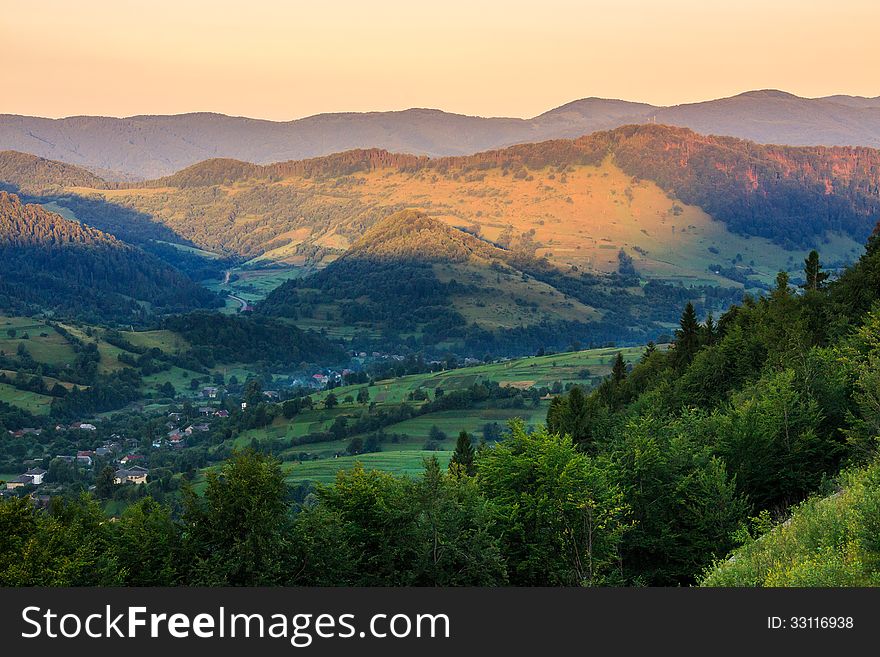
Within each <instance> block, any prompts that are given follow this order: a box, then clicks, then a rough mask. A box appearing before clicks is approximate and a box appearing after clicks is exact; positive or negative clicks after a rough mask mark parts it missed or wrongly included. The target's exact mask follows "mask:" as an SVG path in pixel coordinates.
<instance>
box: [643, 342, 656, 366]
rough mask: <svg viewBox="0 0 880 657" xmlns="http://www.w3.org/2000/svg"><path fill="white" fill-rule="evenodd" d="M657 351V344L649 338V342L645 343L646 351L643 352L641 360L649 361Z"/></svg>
mask: <svg viewBox="0 0 880 657" xmlns="http://www.w3.org/2000/svg"><path fill="white" fill-rule="evenodd" d="M655 351H657V345H655V344H654V341H653V340H649V341H648V344H646V345H645V353H643V354H642V358H641V362H642V363H644V362H645V361H647V360H648V359H649V358H650V357H651V354H653V353H654V352H655Z"/></svg>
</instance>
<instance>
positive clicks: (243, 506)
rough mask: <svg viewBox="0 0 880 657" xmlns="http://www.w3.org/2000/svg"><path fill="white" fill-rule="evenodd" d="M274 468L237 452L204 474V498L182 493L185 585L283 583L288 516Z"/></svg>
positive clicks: (275, 464) (272, 462) (283, 489)
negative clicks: (215, 470) (205, 477)
mask: <svg viewBox="0 0 880 657" xmlns="http://www.w3.org/2000/svg"><path fill="white" fill-rule="evenodd" d="M280 466H281V464H280V463H279V462H278V461H275V460H273V459H270V458H267V457H264V456H262V455H259V454H255V453H253V452H243V453H240V454H236V455H234V456H233V457H232V458H231V459H230V460H229V461H228V462H227V463H226V464H224V465H223V467H222V468H221V469H220V470H219V471H218V472H214V471H211V472H209V473H208V474H207V479H208V485H207V488H206V489H205V494H204V497H199V496H197V495H196V494H195V493H194V492H193V491H192V490H191V489H185V490H184V498H183V503H184V515H183V520H184V524H185V527H186V534H185V537H184V541H183V551H184V554H185V557H186V564H187V572H186V579H187V581H188V582H190V583H193V584H201V585H211V586H242V585H267V586H268V585H273V584H280V583H281V582H282V581H283V579H284V577H285V576H286V569H285V566H286V555H287V554H288V551H289V537H288V531H289V528H290V514H289V509H288V506H287V487H286V485H285V484H284V474H283V472H282V471H281V467H280Z"/></svg>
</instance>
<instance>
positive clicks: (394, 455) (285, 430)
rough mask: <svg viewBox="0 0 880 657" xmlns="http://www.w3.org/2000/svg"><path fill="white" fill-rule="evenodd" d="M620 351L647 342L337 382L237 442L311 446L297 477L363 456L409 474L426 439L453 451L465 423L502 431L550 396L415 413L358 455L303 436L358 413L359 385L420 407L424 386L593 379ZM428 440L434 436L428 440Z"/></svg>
mask: <svg viewBox="0 0 880 657" xmlns="http://www.w3.org/2000/svg"><path fill="white" fill-rule="evenodd" d="M618 352H621V353H622V354H623V356H624V358H625V359H626V360H627V361H628V362H632V361H634V360H636V359H638V358H639V357H640V356H641V354H642V352H643V349H642V348H635V347H634V348H625V349H614V348H603V349H591V350H586V351H578V352H568V353H561V354H553V355H547V356H534V357H528V358H519V359H515V360H510V361H505V362H500V363H491V364H486V365H476V366H472V367H464V368H460V369H455V370H447V371H444V372H437V373H426V374H415V375H410V376H403V377H399V378H395V379H388V380H385V381H377V382H376V384H375V385H373V386H366V385H364V384H359V385H352V386H343V387H339V388H335V389H333V390H332V392H333V394H334V395H336V397H337V398H338V400H339V402H340V403H339V405H338V406H337V407H335V408H330V409H325V408H323V404H322V401H323V400H324V399H325V398H326V397H327V395H328V394H329V393H330V391H322V392H318V393H315V394H313V395H312V398H313V400H314V401H315V402H316V404H315V406H316V408H314V409H313V410H307V411H303V412H301V413H299V414H298V415H297V416H296V417H294V418H293V419H291V420H286V419H285V418H283V417H279V418H277V419H276V420H275V422H274V423H273V424H271V425H270V426H268V427H265V428H262V429H253V430H250V431H246V432H243V433H242V434H241V435H239V436H238V438H237V439H236V440H235V441H234V443H233V445H232V446H233V447H236V448H239V449H241V448H245V447H247V446H249V445H250V444H251V443H252V442H253V441H257V442H259V441H265V440H273V441H277V440H280V441H283V442H285V443H289V445H290V446H289V447H287V448H286V449H284V450H283V451H282V453H281V456H282V458H283V459H284V460H285V461H286V462H291V461H299V459H300V458H301V455H303V454H308V456H309V459H315V458H317V460H309V459H306V460H304V461H302V464H301V465H298V466H296V468H297V469H296V470H295V471H294V472H295V473H296V477H295V479H296V481H303V480H306V479H312V480H314V481H329V480H331V479H332V478H333V476H334V475H335V473H336V471H337V470H339V469H340V468H342V467H349V465H350V464H352V463H353V462H354V461H357V460H361V461H363V462H364V463H365V465H366V462H367V461H369V462H370V463H372V464H383V465H382V466H381V467H382V468H383V469H388V470H389V471H390V472H393V473H396V474H410V473H412V472H413V471H415V472H418V471H420V470H421V465H420V464H421V459H422V458H423V457H424V455H425V454H426V453H428V452H426V448H427V447H430V449H432V450H433V449H437V450H440V451H439V452H437V453H438V454H440V453H447V454H448V453H450V452H451V451H452V449H453V448H454V447H455V441H456V439H457V437H458V434H459V432H460V431H467V432H469V433H471V434H472V435H473V436H474V437H475V438H477V439H480V438H481V437H482V436H483V431H484V428H485V427H486V425H492V426H493V427H494V429H493V430H494V431H503V430H504V429H505V428H506V426H507V423H508V422H509V421H510V420H511V419H513V418H520V419H522V420H523V421H524V422H525V423H526V425H527V426H537V425H539V424H543V423H544V421H545V418H546V416H547V407H548V405H549V400H547V399H542V400H540V403H538V404H537V405H533V404H532V403H531V402H528V403H526V404H525V406H524V407H522V408H504V407H503V400H497V401H494V402H493V401H491V400H490V401H488V402H483V403H479V404H477V405H476V406H475V407H473V408H468V409H463V410H446V411H438V412H434V413H428V414H425V415H418V416H416V417H413V418H410V419H408V420H404V421H402V422H398V423H395V424H391V425H388V426H386V427H384V429H383V432H384V433H385V434H386V436H387V438H386V440H385V442H383V444H382V451H381V452H377V453H372V454H362V455H359V456H356V457H354V456H345V454H346V450H347V448H348V446H349V444H350V442H351V440H352V438H353V437H347V438H342V439H339V440H331V441H324V442H302V439H303V438H304V437H306V436H308V435H309V434H314V433H318V432H322V431H327V430H328V429H329V428H330V427H331V425H332V424H333V423H334V422H335V421H336V419H337V418H338V417H340V416H344V417H346V418H347V419H349V420H354V419H356V418H357V417H358V416H359V415H361V414H362V413H364V412H365V411H366V408H367V406H366V404H359V403H357V401H355V400H356V398H357V393H358V392H359V391H360V390H362V389H366V390H367V391H368V392H369V395H370V401H371V402H375V405H376V408H378V409H383V408H384V409H388V410H392V409H395V408H398V407H400V406H401V405H403V404H406V405H410V406H413V407H416V408H418V407H419V406H421V405H422V403H423V402H418V401H412V400H410V399H409V396H410V394H411V393H413V392H415V391H416V390H420V389H421V390H423V391H425V392H427V394H428V396H429V398H431V399H433V398H435V397H436V395H437V390H438V389H442V390H443V391H444V392H451V391H454V390H461V389H465V388H470V387H471V386H472V385H474V384H475V383H479V382H483V381H497V382H498V383H499V384H500V385H502V386H513V387H517V388H520V389H526V388H530V387H539V388H542V387H547V388H550V387H554V386H556V385H558V386H565V385H566V384H568V383H579V384H581V385H586V386H593V385H595V384H596V383H598V382H599V381H600V380H601V379H602V378H603V377H605V376H607V375H608V374H609V373H610V371H611V364H612V362H613V360H614V358H615V357H616V355H617V353H618ZM348 397H352V398H353V399H352V401H346V399H347V398H348ZM438 430H439V432H440V433H438ZM432 434H433V435H432ZM361 437H362V438H365V437H366V436H365V435H362V436H361ZM429 441H432V442H433V444H431V445H428V443H429ZM346 464H349V465H346ZM376 467H380V466H378V465H377V466H376Z"/></svg>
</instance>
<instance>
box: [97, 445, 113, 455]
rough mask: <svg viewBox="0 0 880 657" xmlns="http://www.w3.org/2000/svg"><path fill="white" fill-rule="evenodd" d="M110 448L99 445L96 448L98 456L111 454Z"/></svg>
mask: <svg viewBox="0 0 880 657" xmlns="http://www.w3.org/2000/svg"><path fill="white" fill-rule="evenodd" d="M110 453H111V452H110V448H109V447H99V448H98V449H96V450H95V455H96V456H110Z"/></svg>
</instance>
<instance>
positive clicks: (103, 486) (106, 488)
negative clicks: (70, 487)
mask: <svg viewBox="0 0 880 657" xmlns="http://www.w3.org/2000/svg"><path fill="white" fill-rule="evenodd" d="M114 478H115V474H114V471H113V468H112V467H111V466H109V465H106V466H104V467H103V468H102V469H101V472H99V473H98V476H97V477H95V495H96V496H97V497H98V498H100V499H102V500H106V499H109V498H111V497H113V488H114V483H113V481H114Z"/></svg>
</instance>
